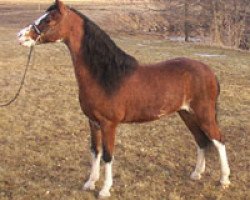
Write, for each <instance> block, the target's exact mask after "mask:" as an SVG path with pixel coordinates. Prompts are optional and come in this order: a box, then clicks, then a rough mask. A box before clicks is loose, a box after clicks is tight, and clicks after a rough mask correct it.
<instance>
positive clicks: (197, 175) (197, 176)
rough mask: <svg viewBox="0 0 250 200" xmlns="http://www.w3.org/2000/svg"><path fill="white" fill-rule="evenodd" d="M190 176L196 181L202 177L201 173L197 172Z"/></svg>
mask: <svg viewBox="0 0 250 200" xmlns="http://www.w3.org/2000/svg"><path fill="white" fill-rule="evenodd" d="M190 178H191V179H192V180H194V181H198V180H200V179H201V174H199V173H197V172H192V174H191V175H190Z"/></svg>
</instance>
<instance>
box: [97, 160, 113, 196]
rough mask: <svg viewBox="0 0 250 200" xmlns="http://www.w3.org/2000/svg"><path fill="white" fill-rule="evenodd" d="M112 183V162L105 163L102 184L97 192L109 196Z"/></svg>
mask: <svg viewBox="0 0 250 200" xmlns="http://www.w3.org/2000/svg"><path fill="white" fill-rule="evenodd" d="M112 184H113V177H112V162H109V163H106V164H105V181H104V185H103V187H102V189H101V191H100V192H99V196H100V197H109V196H110V192H109V190H110V188H111V186H112Z"/></svg>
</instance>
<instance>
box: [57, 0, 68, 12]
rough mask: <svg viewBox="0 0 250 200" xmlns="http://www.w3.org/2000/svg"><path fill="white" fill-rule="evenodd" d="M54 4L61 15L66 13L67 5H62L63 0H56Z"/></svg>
mask: <svg viewBox="0 0 250 200" xmlns="http://www.w3.org/2000/svg"><path fill="white" fill-rule="evenodd" d="M55 3H56V5H57V8H58V10H59V11H60V13H61V14H62V15H63V14H65V13H66V9H67V7H66V6H65V5H64V3H63V2H61V1H60V0H56V2H55Z"/></svg>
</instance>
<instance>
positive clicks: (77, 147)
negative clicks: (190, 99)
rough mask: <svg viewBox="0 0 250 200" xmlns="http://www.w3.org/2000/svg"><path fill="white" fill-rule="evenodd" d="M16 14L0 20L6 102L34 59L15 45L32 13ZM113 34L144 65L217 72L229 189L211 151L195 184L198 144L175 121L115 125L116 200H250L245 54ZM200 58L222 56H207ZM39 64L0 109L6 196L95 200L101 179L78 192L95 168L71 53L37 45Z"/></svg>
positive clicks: (248, 61)
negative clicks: (200, 65) (198, 64)
mask: <svg viewBox="0 0 250 200" xmlns="http://www.w3.org/2000/svg"><path fill="white" fill-rule="evenodd" d="M26 8H27V7H25V9H26ZM0 9H1V8H0ZM11 9H12V11H19V12H20V14H19V17H18V18H16V17H15V18H9V17H7V16H6V15H4V13H5V12H4V11H5V10H4V9H1V11H2V12H1V14H0V17H1V18H0V19H1V20H0V38H1V39H0V49H1V51H0V70H1V74H0V88H1V95H0V100H7V99H9V98H10V97H11V96H12V95H13V94H14V92H15V91H16V89H17V88H18V84H19V81H20V79H21V75H22V73H23V70H24V64H25V61H26V58H27V56H26V55H27V53H28V49H26V48H24V47H21V46H18V44H17V42H16V39H15V37H16V36H15V34H16V32H17V31H18V29H19V28H21V27H22V26H23V25H24V22H26V21H25V20H28V18H29V15H32V14H27V13H25V12H22V10H21V11H20V8H17V7H12V8H11ZM36 14H38V13H36ZM33 15H34V13H33ZM22 18H24V19H25V20H24V21H22V20H21V19H22ZM113 38H114V39H115V41H116V42H117V43H118V44H119V45H120V46H121V47H122V48H123V49H125V50H126V51H127V52H129V53H130V54H132V55H135V56H136V57H137V58H138V59H139V60H140V61H141V62H145V63H146V62H156V61H160V60H164V59H170V58H174V57H177V56H187V57H190V58H194V59H199V60H202V61H204V62H205V63H207V64H209V65H210V66H211V67H212V68H213V69H214V71H215V72H216V74H217V75H218V77H219V79H220V82H221V96H220V106H219V107H220V114H219V122H220V127H221V129H222V132H223V133H224V134H225V135H226V138H227V150H228V155H229V161H230V165H231V169H232V175H231V181H232V185H231V186H230V188H229V189H227V190H223V189H221V188H220V186H219V185H218V180H219V174H220V170H219V161H218V156H217V152H216V151H214V150H212V151H209V152H208V154H207V169H206V172H205V174H204V176H203V177H202V179H201V180H200V181H198V182H194V181H191V180H190V179H189V175H190V172H191V171H192V170H193V168H194V165H195V159H196V155H195V153H196V151H195V143H194V141H193V138H192V136H191V134H190V133H189V132H188V130H187V128H186V127H185V126H184V124H183V123H182V122H181V121H180V119H179V117H178V116H177V115H173V116H171V117H169V118H163V119H161V120H159V121H155V122H151V123H147V124H132V125H121V126H120V127H119V130H118V133H117V141H116V154H115V162H114V187H113V189H112V197H111V198H110V199H122V200H124V199H141V200H144V199H157V200H158V199H170V200H177V199H224V200H228V199H249V198H250V195H249V191H248V190H249V185H248V184H249V170H250V169H249V160H250V158H249V153H250V152H249V147H248V143H247V142H248V141H249V129H250V125H249V117H250V116H249V115H250V114H249V110H250V93H249V92H250V89H249V88H250V68H249V67H250V56H249V53H244V52H239V51H233V50H224V49H220V48H212V47H207V46H198V45H193V44H183V43H172V42H168V41H165V40H160V39H157V38H152V37H145V36H126V35H125V36H120V35H115V36H113ZM196 53H210V54H221V55H225V56H223V57H213V58H206V57H204V58H203V57H200V56H197V55H195V54H196ZM34 59H35V60H34V65H33V67H31V68H30V70H29V72H28V76H27V79H26V81H25V87H24V89H23V91H22V92H21V96H20V97H19V99H18V100H17V101H16V102H15V104H13V105H11V106H10V107H7V108H4V109H1V110H0V199H1V200H7V199H15V200H16V199H17V200H19V199H22V200H23V199H25V200H26V199H27V200H31V199H43V200H44V199H84V200H86V199H90V200H92V199H96V197H97V192H98V190H100V188H101V186H102V183H103V176H102V179H101V180H100V182H98V184H97V189H96V191H95V192H84V191H82V190H81V187H82V184H83V182H84V181H85V180H86V179H87V178H88V173H89V169H90V162H89V160H90V155H89V128H88V124H87V119H86V118H85V117H84V115H83V114H82V112H81V110H80V107H79V103H78V89H77V85H76V81H75V77H74V71H73V67H72V64H71V61H70V57H69V53H68V51H67V49H66V47H65V46H64V45H62V44H54V45H44V46H38V47H37V48H36V54H35V57H34ZM102 172H103V170H102ZM247 188H248V189H247Z"/></svg>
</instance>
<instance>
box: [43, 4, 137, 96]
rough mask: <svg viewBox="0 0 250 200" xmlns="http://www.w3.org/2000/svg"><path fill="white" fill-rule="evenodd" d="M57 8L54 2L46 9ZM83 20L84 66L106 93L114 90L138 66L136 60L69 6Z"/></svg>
mask: <svg viewBox="0 0 250 200" xmlns="http://www.w3.org/2000/svg"><path fill="white" fill-rule="evenodd" d="M54 9H57V6H56V5H55V4H54V5H52V6H50V7H49V8H48V9H47V11H48V12H49V11H52V10H54ZM70 9H71V10H72V11H73V12H75V13H76V14H77V15H79V16H80V17H81V18H82V19H83V20H84V27H83V29H84V38H83V40H82V53H83V58H84V61H85V64H86V66H87V67H88V69H89V71H90V73H91V74H92V76H93V77H94V78H95V79H97V81H98V82H99V84H100V85H101V86H102V87H103V89H104V90H105V91H106V93H108V94H111V93H113V92H114V91H116V90H117V89H118V88H119V87H120V85H121V83H122V80H123V79H124V77H126V76H128V75H130V74H131V73H132V72H134V71H135V69H136V68H137V66H138V62H137V60H136V59H135V58H134V57H132V56H130V55H128V54H127V53H125V52H124V51H123V50H121V49H120V48H119V47H118V46H117V45H116V44H115V43H114V41H113V40H112V39H111V38H110V36H109V35H108V34H107V33H105V32H104V31H103V30H102V29H101V28H100V27H99V26H98V25H96V24H95V23H94V22H93V21H91V20H90V19H89V18H88V17H86V16H85V15H83V14H82V13H80V12H79V11H77V10H75V9H73V8H70Z"/></svg>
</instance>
